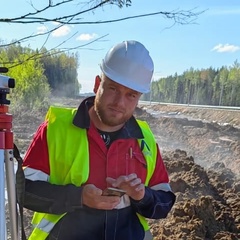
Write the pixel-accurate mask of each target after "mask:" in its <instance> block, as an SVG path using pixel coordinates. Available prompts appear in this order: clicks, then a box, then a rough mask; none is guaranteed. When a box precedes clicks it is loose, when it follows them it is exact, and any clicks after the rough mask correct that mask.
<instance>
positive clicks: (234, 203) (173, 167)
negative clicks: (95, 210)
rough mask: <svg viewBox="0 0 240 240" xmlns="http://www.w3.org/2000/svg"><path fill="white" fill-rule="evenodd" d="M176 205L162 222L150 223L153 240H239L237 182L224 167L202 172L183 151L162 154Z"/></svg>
mask: <svg viewBox="0 0 240 240" xmlns="http://www.w3.org/2000/svg"><path fill="white" fill-rule="evenodd" d="M163 157H164V161H165V164H166V166H167V169H168V171H169V174H170V179H171V182H170V184H171V186H172V189H173V191H174V192H175V194H176V195H177V200H176V203H175V205H174V207H173V209H172V211H171V212H170V214H169V215H168V217H167V219H164V220H160V221H159V220H150V221H149V222H150V224H151V230H152V233H153V235H154V237H155V238H154V239H155V240H157V239H176V240H177V239H239V238H240V215H239V209H240V202H239V201H240V195H239V190H240V189H239V187H240V182H237V181H236V178H235V176H234V174H233V173H232V172H231V171H230V170H228V169H226V168H225V167H222V166H221V165H220V166H215V167H214V168H213V169H209V170H207V171H206V170H204V168H202V167H201V166H199V165H197V164H195V163H194V159H193V157H192V156H188V155H187V153H186V152H185V151H181V150H175V151H174V152H169V153H166V154H164V156H163Z"/></svg>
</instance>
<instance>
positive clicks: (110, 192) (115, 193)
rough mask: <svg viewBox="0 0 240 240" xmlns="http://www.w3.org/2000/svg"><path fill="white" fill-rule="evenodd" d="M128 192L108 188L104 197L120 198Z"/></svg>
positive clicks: (104, 192)
mask: <svg viewBox="0 0 240 240" xmlns="http://www.w3.org/2000/svg"><path fill="white" fill-rule="evenodd" d="M125 193H126V192H125V191H124V190H122V189H119V188H111V187H109V188H106V189H105V190H104V191H103V194H102V195H103V196H118V197H121V196H123V195H124V194H125Z"/></svg>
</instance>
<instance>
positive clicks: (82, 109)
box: [73, 96, 143, 138]
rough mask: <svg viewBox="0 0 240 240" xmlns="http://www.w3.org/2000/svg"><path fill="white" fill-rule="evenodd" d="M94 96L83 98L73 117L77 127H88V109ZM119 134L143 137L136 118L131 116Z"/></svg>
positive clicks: (128, 136)
mask: <svg viewBox="0 0 240 240" xmlns="http://www.w3.org/2000/svg"><path fill="white" fill-rule="evenodd" d="M94 100H95V96H93V97H89V98H86V99H84V100H83V101H82V102H81V103H80V105H79V107H78V109H77V112H76V115H75V116H74V118H73V124H74V125H75V126H76V127H79V128H86V129H88V128H90V117H89V113H88V111H89V109H90V108H91V107H92V106H93V105H94ZM120 136H121V137H122V138H143V134H142V130H141V128H140V127H139V125H138V123H137V121H136V119H135V117H134V116H132V117H131V118H130V119H129V120H128V121H127V122H126V123H125V125H124V126H123V128H122V131H121V134H120Z"/></svg>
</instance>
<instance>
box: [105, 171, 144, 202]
mask: <svg viewBox="0 0 240 240" xmlns="http://www.w3.org/2000/svg"><path fill="white" fill-rule="evenodd" d="M106 180H107V182H108V183H109V184H111V185H112V186H113V187H117V188H120V189H123V190H125V191H126V194H127V195H128V196H129V197H131V198H132V199H134V200H137V201H139V200H141V199H142V198H143V197H144V194H145V186H144V184H143V183H142V181H141V179H140V178H138V177H137V175H136V174H135V173H132V174H129V175H127V176H120V177H118V178H117V179H114V178H110V177H107V179H106Z"/></svg>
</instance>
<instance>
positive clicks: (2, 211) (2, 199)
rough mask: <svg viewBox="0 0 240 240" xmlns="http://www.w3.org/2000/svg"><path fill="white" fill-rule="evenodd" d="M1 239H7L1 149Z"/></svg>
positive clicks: (0, 152)
mask: <svg viewBox="0 0 240 240" xmlns="http://www.w3.org/2000/svg"><path fill="white" fill-rule="evenodd" d="M0 197H1V199H0V239H6V221H5V172H4V150H2V149H0Z"/></svg>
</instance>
